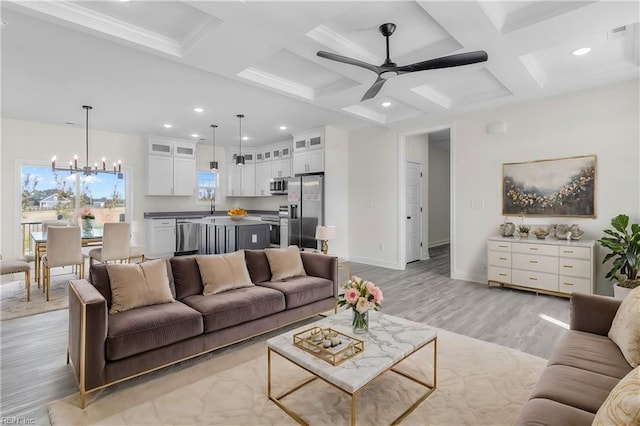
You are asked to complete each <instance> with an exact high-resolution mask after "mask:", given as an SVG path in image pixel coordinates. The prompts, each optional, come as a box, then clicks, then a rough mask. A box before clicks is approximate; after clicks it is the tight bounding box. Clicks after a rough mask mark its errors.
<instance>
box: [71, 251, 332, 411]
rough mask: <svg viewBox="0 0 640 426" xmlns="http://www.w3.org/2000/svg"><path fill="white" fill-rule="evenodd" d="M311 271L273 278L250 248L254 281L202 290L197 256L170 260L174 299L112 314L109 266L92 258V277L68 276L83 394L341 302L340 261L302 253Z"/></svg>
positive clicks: (76, 365) (260, 253)
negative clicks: (247, 284)
mask: <svg viewBox="0 0 640 426" xmlns="http://www.w3.org/2000/svg"><path fill="white" fill-rule="evenodd" d="M301 256H302V263H303V265H304V269H305V272H306V273H307V276H302V277H295V278H289V279H287V280H286V281H277V282H276V281H271V270H270V268H269V263H268V260H267V257H266V255H265V253H264V251H262V250H245V262H246V264H247V269H248V270H249V275H250V277H251V281H252V282H253V283H254V284H255V286H252V287H245V288H239V289H234V290H229V291H226V292H224V293H219V294H214V295H208V296H203V295H202V293H203V285H202V281H201V278H200V271H199V268H198V264H197V262H196V260H195V257H193V256H180V257H173V258H170V259H167V269H168V271H170V273H169V277H170V287H171V291H172V293H173V295H174V298H175V301H174V302H173V303H164V304H159V305H152V306H145V307H140V308H135V309H131V310H129V311H125V312H120V313H117V314H109V313H108V312H109V309H110V307H111V287H110V283H109V275H108V273H107V269H106V265H104V264H99V265H93V266H92V267H91V268H90V271H89V280H88V281H87V280H74V281H71V282H70V287H69V288H70V291H69V348H68V358H69V360H70V361H71V363H72V364H73V367H74V371H75V375H76V379H77V380H78V384H79V387H80V405H81V407H82V408H84V407H85V404H86V394H87V393H89V392H93V391H96V390H98V389H102V388H105V387H107V386H110V385H113V384H115V383H118V382H121V381H124V380H126V379H129V378H132V377H135V376H139V375H142V374H145V373H148V372H151V371H154V370H157V369H160V368H163V367H166V366H168V365H171V364H174V363H177V362H180V361H183V360H186V359H189V358H193V357H196V356H198V355H201V354H204V353H207V352H210V351H213V350H215V349H218V348H221V347H223V346H227V345H231V344H233V343H236V342H239V341H241V340H244V339H247V338H249V337H252V336H256V335H258V334H262V333H265V332H267V331H270V330H274V329H277V328H279V327H282V326H284V325H287V324H291V323H294V322H296V321H300V320H302V319H305V318H308V317H312V316H314V315H317V314H319V313H322V312H326V311H328V310H331V309H335V307H336V298H337V296H338V260H337V258H336V257H333V256H327V255H323V254H318V253H310V252H301Z"/></svg>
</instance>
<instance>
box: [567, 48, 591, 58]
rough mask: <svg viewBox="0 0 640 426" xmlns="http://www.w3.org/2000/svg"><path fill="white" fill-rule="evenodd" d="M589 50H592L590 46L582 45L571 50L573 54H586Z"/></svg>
mask: <svg viewBox="0 0 640 426" xmlns="http://www.w3.org/2000/svg"><path fill="white" fill-rule="evenodd" d="M589 52H591V48H590V47H581V48H580V49H576V50H574V51H573V52H571V54H572V55H573V56H582V55H586V54H587V53H589Z"/></svg>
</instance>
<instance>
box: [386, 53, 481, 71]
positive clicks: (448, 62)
mask: <svg viewBox="0 0 640 426" xmlns="http://www.w3.org/2000/svg"><path fill="white" fill-rule="evenodd" d="M488 57H489V56H488V55H487V52H485V51H484V50H478V51H475V52H466V53H458V54H455V55H449V56H443V57H441V58H435V59H429V60H428V61H423V62H416V63H415V64H411V65H403V66H401V67H397V68H396V71H397V72H398V74H406V73H408V72H416V71H425V70H434V69H438V68H450V67H459V66H462V65H470V64H475V63H478V62H484V61H486V60H487V58H488Z"/></svg>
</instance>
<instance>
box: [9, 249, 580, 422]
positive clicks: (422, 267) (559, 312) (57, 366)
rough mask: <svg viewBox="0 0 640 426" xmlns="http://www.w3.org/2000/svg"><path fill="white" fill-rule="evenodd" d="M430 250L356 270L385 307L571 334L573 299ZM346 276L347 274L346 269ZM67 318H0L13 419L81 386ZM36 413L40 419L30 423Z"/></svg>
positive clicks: (515, 329)
mask: <svg viewBox="0 0 640 426" xmlns="http://www.w3.org/2000/svg"><path fill="white" fill-rule="evenodd" d="M431 256H432V258H431V259H429V260H426V261H422V262H415V263H411V264H409V265H407V269H406V270H404V271H397V270H390V269H385V268H380V267H375V266H369V265H362V264H355V263H352V264H351V265H350V267H351V272H352V274H354V275H358V276H360V277H362V278H364V279H367V280H370V281H373V282H374V283H375V284H376V285H378V286H380V287H381V289H382V291H383V293H384V300H383V311H384V312H386V313H389V314H392V315H397V316H401V317H404V318H407V319H411V320H414V321H420V322H424V323H427V324H430V325H433V326H435V327H439V328H444V329H446V330H449V331H453V332H456V333H460V334H464V335H467V336H471V337H475V338H478V339H481V340H485V341H489V342H493V343H497V344H499V345H503V346H507V347H510V348H514V349H517V350H520V351H523V352H528V353H530V354H534V355H537V356H541V357H544V358H547V357H548V356H549V354H550V352H551V350H552V348H553V346H554V345H555V342H556V341H557V339H558V338H559V337H560V336H561V335H562V334H563V333H564V328H562V326H561V325H558V324H557V323H556V322H555V321H559V322H560V323H568V319H569V303H568V300H567V299H564V298H559V297H554V296H545V295H539V296H537V295H535V294H534V293H529V292H524V291H519V290H512V289H504V288H499V287H492V288H488V287H487V286H486V285H481V284H477V283H469V282H465V281H459V280H452V279H450V278H448V277H449V247H448V246H441V247H437V248H435V249H433V250H432V251H431ZM341 278H344V279H346V274H345V273H344V271H343V270H341ZM550 320H554V321H550ZM67 322H68V315H67V310H60V311H54V312H49V313H45V314H40V315H35V316H31V317H25V318H18V319H14V320H8V321H3V322H2V323H0V327H1V334H2V336H1V344H2V347H1V349H0V354H1V355H2V357H1V360H0V368H1V380H2V382H1V399H0V401H1V406H0V416H1V417H2V418H3V419H6V418H8V417H13V418H16V419H17V418H20V419H22V423H16V422H15V421H14V424H36V425H46V424H49V421H48V415H47V403H48V402H50V401H53V400H57V399H61V398H64V397H66V396H68V395H71V394H73V393H75V392H77V386H76V383H75V379H74V377H73V373H72V371H71V367H70V366H68V365H66V363H65V356H66V346H67ZM277 333H278V332H274V333H271V334H277ZM262 338H266V337H264V336H263V337H262ZM225 350H234V347H230V348H228V349H225ZM469 356H470V357H473V354H469ZM187 362H198V359H196V360H191V361H187ZM157 374H162V372H158V373H157ZM144 379H145V378H144V377H143V378H140V379H134V380H144ZM20 419H18V420H20ZM25 419H26V420H27V422H26V423H25ZM31 419H33V421H34V422H35V423H29V422H30V421H31ZM4 423H7V421H6V420H5V421H4Z"/></svg>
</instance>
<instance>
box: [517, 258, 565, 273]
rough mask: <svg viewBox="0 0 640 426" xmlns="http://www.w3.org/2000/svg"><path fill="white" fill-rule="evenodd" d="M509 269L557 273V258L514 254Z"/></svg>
mask: <svg viewBox="0 0 640 426" xmlns="http://www.w3.org/2000/svg"><path fill="white" fill-rule="evenodd" d="M511 267H512V268H513V269H524V270H527V271H538V272H548V273H551V274H557V273H558V258H557V257H552V256H535V255H530V254H522V253H514V254H513V258H512V262H511Z"/></svg>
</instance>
